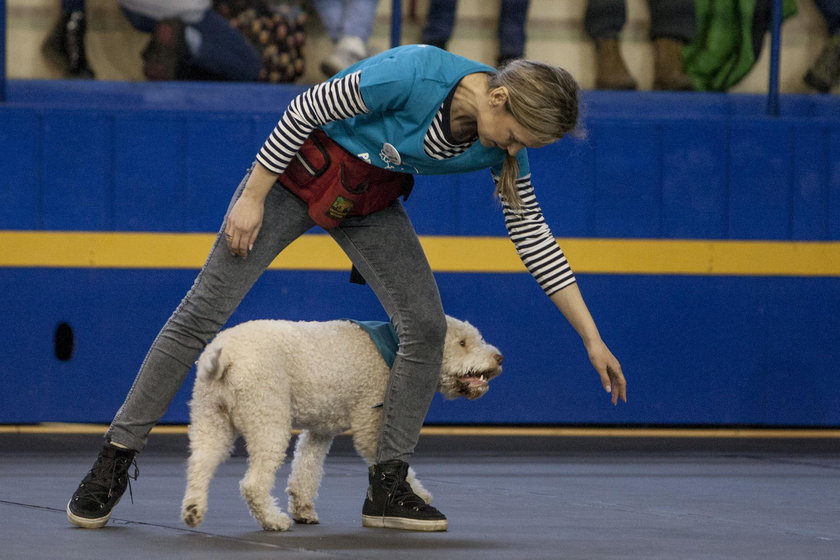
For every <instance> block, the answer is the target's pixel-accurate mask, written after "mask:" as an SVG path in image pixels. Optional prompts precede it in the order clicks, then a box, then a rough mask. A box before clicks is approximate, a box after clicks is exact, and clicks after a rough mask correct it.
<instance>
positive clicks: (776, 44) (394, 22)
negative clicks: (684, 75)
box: [0, 0, 782, 116]
mask: <svg viewBox="0 0 840 560" xmlns="http://www.w3.org/2000/svg"><path fill="white" fill-rule="evenodd" d="M401 35H402V0H392V1H391V46H392V47H396V46H397V45H399V44H400V43H401V42H402V39H401ZM781 42H782V0H773V20H772V25H771V42H770V80H769V83H768V85H767V114H768V115H771V116H778V115H779V112H780V111H779V59H780V57H781ZM6 53H7V51H6V0H0V103H3V102H5V101H6Z"/></svg>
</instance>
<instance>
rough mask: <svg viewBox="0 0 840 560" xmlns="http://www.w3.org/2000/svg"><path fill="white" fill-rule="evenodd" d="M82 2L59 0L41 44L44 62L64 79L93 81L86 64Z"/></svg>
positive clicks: (84, 20) (91, 71) (83, 1)
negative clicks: (55, 18) (53, 20)
mask: <svg viewBox="0 0 840 560" xmlns="http://www.w3.org/2000/svg"><path fill="white" fill-rule="evenodd" d="M86 31H87V18H86V16H85V0H62V1H61V15H59V18H58V21H57V22H56V24H55V26H54V27H53V30H52V31H51V32H50V34H49V35H47V38H46V39H45V40H44V43H43V45H42V51H43V53H44V56H45V57H46V59H47V60H48V61H49V62H50V63H52V64H53V65H54V66H56V67H58V68H60V69H61V70H62V71H63V72H64V74H65V76H66V77H68V78H94V77H95V76H94V73H93V70H91V68H90V66H89V65H88V61H87V53H86V51H85V34H86Z"/></svg>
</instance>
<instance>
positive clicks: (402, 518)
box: [362, 461, 448, 531]
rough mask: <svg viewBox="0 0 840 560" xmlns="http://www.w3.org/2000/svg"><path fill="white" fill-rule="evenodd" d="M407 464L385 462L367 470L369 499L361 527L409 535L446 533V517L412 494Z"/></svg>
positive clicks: (364, 509)
mask: <svg viewBox="0 0 840 560" xmlns="http://www.w3.org/2000/svg"><path fill="white" fill-rule="evenodd" d="M407 475H408V463H405V462H403V461H386V462H384V463H378V464H376V465H373V466H372V467H370V468H369V469H368V481H369V482H370V486H369V487H368V492H367V499H365V504H364V506H363V507H362V525H364V526H365V527H379V528H386V529H405V530H408V531H446V530H447V528H448V523H447V521H446V516H445V515H443V514H442V513H441V512H439V511H438V510H437V509H435V508H433V507H432V506H430V505H429V504H427V503H426V502H425V501H423V498H421V497H420V496H418V495H417V494H415V493H414V492H413V491H412V490H411V485H410V484H409V483H408V482H406V480H405V477H406V476H407Z"/></svg>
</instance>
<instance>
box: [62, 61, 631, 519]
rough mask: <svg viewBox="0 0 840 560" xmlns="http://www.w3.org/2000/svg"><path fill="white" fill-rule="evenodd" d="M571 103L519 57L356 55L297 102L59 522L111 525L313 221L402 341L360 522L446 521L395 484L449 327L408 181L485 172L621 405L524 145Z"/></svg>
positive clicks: (552, 71) (573, 94) (557, 74)
mask: <svg viewBox="0 0 840 560" xmlns="http://www.w3.org/2000/svg"><path fill="white" fill-rule="evenodd" d="M577 95H578V87H577V84H576V83H575V82H574V80H573V79H572V78H571V76H570V75H569V74H568V73H567V72H565V71H564V70H562V69H559V68H553V67H551V66H547V65H544V64H540V63H535V62H529V61H524V60H519V61H514V62H513V63H511V64H509V65H508V66H507V67H505V68H504V69H503V70H501V71H498V72H497V71H496V70H494V69H493V68H491V67H489V66H485V65H483V64H479V63H476V62H473V61H470V60H467V59H465V58H462V57H459V56H456V55H453V54H450V53H447V52H446V51H442V50H440V49H437V48H435V47H429V46H424V45H412V46H404V47H397V48H396V49H392V50H390V51H386V52H384V53H381V54H379V55H377V56H375V57H372V58H369V59H366V60H364V61H362V62H360V63H359V64H357V65H354V66H352V67H350V68H348V69H347V70H346V71H344V72H342V73H340V74H338V75H336V76H335V77H334V78H333V79H331V80H330V81H328V82H326V83H323V84H320V85H318V86H315V87H313V88H312V89H309V90H307V91H306V92H304V93H302V94H301V95H299V96H298V97H296V98H295V99H294V100H293V101H292V102H291V103H290V104H289V107H288V108H287V109H286V111H285V113H284V114H283V116H282V118H281V119H280V122H279V123H278V124H277V126H276V128H275V129H274V131H273V132H272V134H271V136H270V137H269V138H268V140H266V142H265V144H264V145H263V147H262V148H261V150H260V152H259V154H258V155H257V161H256V163H255V164H254V166H253V167H252V169H251V170H250V171H249V173H248V174H247V175H246V177H245V179H243V181H242V183H241V184H240V187H239V189H238V190H237V192H236V193H235V195H234V198H233V203H232V206H231V207H230V209H229V211H228V214H227V217H226V219H225V222H224V226H223V228H222V231H221V232H220V235H219V237H218V238H217V241H216V244H215V245H214V247H213V250H212V251H211V253H210V257H209V259H208V261H207V263H206V264H205V266H204V268H203V269H202V271H201V272H200V273H199V275H198V278H197V279H196V282H195V285H194V286H193V288H192V289H191V290H190V292H189V293H188V294H187V296H186V297H185V298H184V300H183V302H182V303H181V305H180V306H179V307H178V309H177V310H176V311H175V313H174V314H173V315H172V317H171V318H170V319H169V321H168V322H167V324H166V325H165V326H164V327H163V330H162V331H161V333H160V334H159V335H158V337H157V339H156V340H155V342H154V344H153V345H152V348H151V349H150V351H149V354H148V355H147V357H146V360H145V361H144V363H143V366H142V367H141V369H140V373H139V374H138V376H137V379H136V380H135V382H134V386H133V387H132V389H131V391H130V392H129V395H128V398H127V399H126V401H125V403H124V404H123V406H122V408H121V409H120V411H119V412H118V413H117V416H116V418H115V419H114V422H113V423H112V425H111V428H110V430H109V431H108V434H107V435H106V439H107V442H108V443H106V445H105V446H104V448H103V450H102V452H101V453H100V456H99V459H98V460H97V462H96V463H95V464H94V467H93V469H92V470H91V471H90V473H88V475H87V477H85V479H84V480H83V481H82V485H81V486H80V487H79V489H78V490H77V491H76V494H74V496H73V498H72V499H71V501H70V503H69V504H68V509H67V512H68V517H69V519H70V521H71V522H73V523H75V524H77V525H80V526H85V527H101V526H102V525H104V524H105V523H106V522H107V521H108V517H109V516H110V511H111V509H112V508H113V506H114V505H115V504H116V502H117V501H118V500H119V496H120V495H121V494H122V492H123V491H124V489H125V486H126V485H127V483H128V469H129V465H130V464H131V462H132V461H133V459H134V454H135V453H136V451H139V450H140V449H142V447H143V446H144V445H145V443H146V437H147V435H148V432H149V430H151V428H152V426H153V425H154V424H155V423H156V422H157V421H158V420H159V419H160V417H161V416H162V415H163V413H164V411H165V410H166V407H167V406H168V404H169V402H170V400H171V398H172V397H173V396H174V395H175V393H176V392H177V390H178V388H179V387H180V385H181V383H182V381H183V379H184V377H185V376H186V374H187V373H188V371H189V369H190V367H191V366H192V364H193V361H194V360H195V358H196V356H197V355H198V353H199V352H200V351H201V349H202V348H203V347H204V345H205V344H206V343H207V342H208V341H209V340H210V339H211V338H213V336H214V335H215V334H216V333H217V332H218V331H219V329H220V328H221V326H222V325H223V324H224V323H225V321H226V320H227V319H228V317H229V316H230V314H231V313H232V312H233V311H234V309H235V308H236V306H237V305H238V304H239V302H240V301H241V300H242V298H243V297H244V296H245V294H246V293H247V292H248V290H249V289H250V287H251V286H252V285H253V283H254V282H255V281H256V280H257V278H258V277H259V275H260V274H261V273H262V271H263V270H265V268H266V267H267V266H268V265H269V263H271V261H272V260H274V258H275V257H276V255H277V254H278V253H279V252H280V251H282V250H283V248H285V247H286V246H287V245H288V244H289V243H291V242H292V241H293V240H295V239H296V238H298V237H299V236H300V235H302V234H303V233H304V232H306V231H307V230H309V229H310V228H311V227H312V226H313V225H315V223H318V224H320V225H322V226H324V227H325V228H326V229H327V231H328V232H329V233H330V234H331V235H332V237H333V238H334V239H335V240H336V242H337V243H338V244H339V245H340V246H341V248H342V249H343V250H344V251H345V252H346V253H347V255H348V256H349V257H350V259H351V261H352V262H353V265H354V266H355V267H356V269H357V270H358V271H359V272H360V273H361V274H362V276H363V277H364V278H365V280H367V282H368V283H369V284H370V286H371V288H372V289H373V290H374V292H375V293H376V295H377V297H378V298H379V300H380V302H381V303H382V305H383V306H384V308H385V310H386V311H387V313H388V315H389V317H390V318H391V321H392V322H393V324H394V326H395V328H396V330H397V333H398V335H399V339H400V348H399V352H398V354H397V357H396V360H395V361H394V365H393V367H392V369H391V378H390V381H389V386H388V390H387V392H386V396H385V402H384V405H383V422H382V428H381V433H380V438H379V448H378V459H377V463H376V464H375V465H373V466H372V467H371V468H370V473H369V478H370V487H369V490H368V496H367V499H366V500H365V503H364V506H363V512H362V513H363V522H364V524H365V525H366V526H375V527H394V528H404V529H412V530H424V531H437V530H446V528H447V520H446V517H445V516H444V515H443V514H441V513H440V512H439V511H438V510H436V509H435V508H433V507H431V506H429V505H427V504H425V503H424V502H423V500H421V499H420V498H419V497H418V496H416V495H415V494H414V493H413V492H412V491H411V488H410V486H409V485H408V484H407V483H406V481H405V476H406V472H407V469H408V464H407V461H408V459H410V457H411V455H412V453H413V451H414V447H415V445H416V443H417V440H418V437H419V433H420V428H421V426H422V424H423V420H424V417H425V415H426V412H427V409H428V407H429V404H430V402H431V398H432V396H433V394H434V391H435V387H436V384H437V379H438V370H439V367H440V360H441V354H442V344H443V340H444V336H445V329H446V326H445V318H444V313H443V309H442V306H441V302H440V296H439V294H438V289H437V286H436V284H435V281H434V277H433V276H432V271H431V269H430V267H429V264H428V262H427V261H426V258H425V256H424V254H423V251H422V248H421V246H420V243H419V240H418V238H417V235H416V233H415V232H414V230H413V228H412V226H411V222H410V221H409V219H408V216H407V215H406V213H405V211H404V210H403V207H402V205H401V204H400V202H399V201H398V200H396V198H397V197H399V195H400V194H402V193H405V192H406V190H407V188H409V186H410V177H411V175H409V174H413V173H455V172H466V171H472V170H476V169H481V168H491V169H492V171H493V174H494V178H495V179H496V181H497V192H498V194H499V197H500V199H501V201H502V205H503V209H504V213H505V221H506V224H507V227H508V230H509V234H510V236H511V239H512V240H513V241H514V243H515V244H516V248H517V250H518V252H519V254H520V256H521V257H522V260H523V261H524V263H525V264H526V266H527V268H528V270H529V271H530V272H531V274H533V275H534V277H535V278H536V280H537V281H538V282H539V284H540V285H541V286H542V288H543V289H544V290H545V292H546V294H548V295H549V297H550V298H551V299H552V301H553V302H554V303H555V304H556V305H557V307H558V308H559V309H560V311H561V312H562V313H563V315H564V316H565V317H566V319H567V320H568V321H569V322H570V323H571V325H572V326H573V327H574V328H575V330H576V331H577V332H578V333H579V334H580V336H581V337H582V339H583V342H584V345H585V347H586V350H587V352H588V354H589V358H590V360H591V362H592V365H593V366H594V368H595V370H596V371H597V372H598V374H599V375H600V377H601V382H602V384H603V386H604V388H605V389H606V390H607V391H609V392H611V393H612V402H613V404H616V403H617V402H618V399H619V398H620V399H623V400H626V383H625V380H624V377H623V375H622V373H621V367H620V365H619V363H618V361H617V360H616V358H615V357H614V356H613V355H612V353H611V352H610V350H609V349H608V348H607V346H606V345H605V344H604V342H603V341H602V340H601V338H600V336H599V334H598V329H597V328H596V326H595V322H594V321H593V319H592V317H591V316H590V314H589V311H588V310H587V308H586V305H585V304H584V301H583V298H582V297H581V295H580V291H579V290H578V288H577V285H576V284H575V279H574V275H573V274H572V271H571V269H570V268H569V265H568V263H567V262H566V259H565V256H564V255H563V252H562V251H561V250H560V248H559V247H558V246H557V244H556V242H555V240H554V238H553V236H552V234H551V231H550V230H549V228H548V226H547V225H546V224H545V222H544V220H543V218H542V215H541V213H540V209H539V206H538V204H537V202H536V200H535V198H534V194H533V189H532V188H531V184H530V179H529V178H530V174H529V169H528V158H527V154H526V151H525V150H524V149H523V148H525V147H526V146H527V147H534V148H536V147H540V146H544V145H546V144H549V143H550V142H553V141H555V140H557V139H558V138H560V137H562V136H563V135H564V134H566V133H567V132H569V131H571V130H572V129H574V127H575V125H576V122H577ZM304 200H306V201H307V202H304ZM307 203H308V205H307Z"/></svg>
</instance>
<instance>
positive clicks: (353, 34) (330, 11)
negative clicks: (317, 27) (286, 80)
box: [315, 0, 378, 76]
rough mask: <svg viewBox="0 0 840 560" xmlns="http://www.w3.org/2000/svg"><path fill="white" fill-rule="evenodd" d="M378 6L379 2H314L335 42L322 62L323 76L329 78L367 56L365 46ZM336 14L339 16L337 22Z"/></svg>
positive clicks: (326, 0) (354, 0)
mask: <svg viewBox="0 0 840 560" xmlns="http://www.w3.org/2000/svg"><path fill="white" fill-rule="evenodd" d="M377 2H378V0H344V1H341V0H332V1H330V0H317V1H316V2H315V7H316V9H317V10H318V13H319V15H320V16H321V20H322V21H323V22H324V25H325V26H326V27H327V29H328V31H329V33H330V38H331V39H332V40H333V42H335V47H334V48H333V50H332V52H331V53H330V55H329V56H328V57H327V58H325V59H324V60H323V61H322V62H321V71H322V72H323V73H324V74H326V75H327V76H332V75H333V74H335V73H337V72H340V71H341V70H344V69H345V68H347V67H348V66H350V65H352V64H355V63H356V62H358V61H360V60H362V59H363V58H365V57H367V56H368V47H367V42H368V39H370V35H371V33H372V32H373V22H374V19H375V18H376V4H377ZM339 9H340V11H339ZM322 10H323V12H322ZM336 12H337V13H338V14H339V16H338V18H337V21H336Z"/></svg>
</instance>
